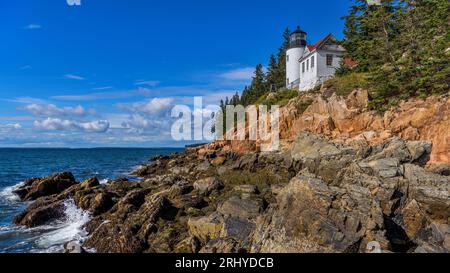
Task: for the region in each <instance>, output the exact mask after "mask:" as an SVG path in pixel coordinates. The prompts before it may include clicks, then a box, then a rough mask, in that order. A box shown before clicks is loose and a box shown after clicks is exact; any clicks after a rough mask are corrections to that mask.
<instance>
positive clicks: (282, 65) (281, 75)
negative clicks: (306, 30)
mask: <svg viewBox="0 0 450 273" xmlns="http://www.w3.org/2000/svg"><path fill="white" fill-rule="evenodd" d="M290 35H291V31H290V30H289V28H286V29H285V30H284V33H283V43H282V45H281V47H280V48H279V49H278V54H277V64H278V70H277V73H276V85H277V87H279V88H281V87H283V86H285V85H286V82H285V79H286V51H287V50H288V48H289V43H290Z"/></svg>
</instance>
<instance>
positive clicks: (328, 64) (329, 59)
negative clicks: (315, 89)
mask: <svg viewBox="0 0 450 273" xmlns="http://www.w3.org/2000/svg"><path fill="white" fill-rule="evenodd" d="M332 65H333V55H332V54H327V66H332Z"/></svg>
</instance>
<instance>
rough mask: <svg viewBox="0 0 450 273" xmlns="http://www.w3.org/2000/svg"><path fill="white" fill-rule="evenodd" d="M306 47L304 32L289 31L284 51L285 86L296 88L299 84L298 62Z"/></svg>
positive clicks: (298, 30)
mask: <svg viewBox="0 0 450 273" xmlns="http://www.w3.org/2000/svg"><path fill="white" fill-rule="evenodd" d="M305 48H306V32H304V31H303V30H301V28H300V27H299V26H298V27H297V29H296V30H295V31H294V32H292V33H291V36H290V42H289V48H288V50H287V51H286V87H287V88H292V89H294V88H296V89H298V87H299V85H300V64H299V60H300V58H302V56H303V53H304V51H305Z"/></svg>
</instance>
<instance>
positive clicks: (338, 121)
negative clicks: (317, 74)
mask: <svg viewBox="0 0 450 273" xmlns="http://www.w3.org/2000/svg"><path fill="white" fill-rule="evenodd" d="M367 102H368V95H367V92H365V91H364V90H356V91H354V92H352V93H351V94H350V95H349V96H348V97H346V98H342V97H339V96H336V95H335V94H327V92H322V93H320V94H314V93H305V94H302V95H300V96H299V97H298V98H295V99H293V100H291V101H290V102H289V103H288V104H287V105H286V106H285V107H283V108H282V109H281V122H280V127H281V138H282V141H281V149H280V150H279V151H277V152H271V153H262V152H258V149H257V148H258V143H257V142H247V141H244V142H237V141H231V142H228V141H222V142H214V143H211V144H208V145H204V146H200V147H194V148H188V149H187V150H186V151H185V152H184V153H181V154H174V155H171V156H167V157H157V158H154V159H153V160H152V161H151V163H150V164H148V165H146V166H142V168H140V169H139V170H138V171H137V172H136V175H137V176H139V177H140V181H139V182H130V181H128V180H126V179H118V180H115V181H111V182H109V183H107V184H105V185H101V184H100V183H99V182H98V180H97V179H96V178H95V177H94V178H91V179H88V180H86V181H84V182H81V183H78V182H76V181H75V178H74V177H73V176H72V175H71V174H70V173H59V174H54V175H52V176H49V177H46V178H41V179H30V180H28V181H26V182H25V183H24V184H23V186H22V187H21V188H19V189H18V190H17V191H16V193H17V195H18V196H19V197H20V198H22V200H24V201H33V203H31V205H29V207H28V208H27V209H26V210H25V211H24V212H23V213H21V214H20V215H18V216H17V217H16V218H15V219H14V223H16V224H18V225H24V226H28V227H36V226H39V225H44V224H46V223H48V222H51V221H54V220H57V219H60V218H62V217H65V216H64V211H63V203H64V201H65V200H67V199H73V200H74V202H75V204H76V205H77V206H78V207H79V208H81V209H83V210H86V211H89V212H90V214H91V220H90V221H89V223H88V224H87V225H86V226H85V229H86V230H87V231H88V233H89V236H88V238H86V239H85V240H84V241H82V242H81V244H82V247H81V246H77V245H76V243H74V242H71V244H70V246H71V247H70V249H78V250H79V251H84V250H83V248H85V249H92V250H95V251H97V252H125V253H140V252H183V253H197V252H206V253H208V252H252V253H261V252H370V251H374V250H375V251H382V252H445V253H448V252H450V177H449V175H450V167H449V165H448V164H449V162H450V151H449V148H450V146H449V128H450V124H449V116H450V115H449V114H450V109H449V105H450V99H449V98H448V97H430V98H428V99H426V100H419V99H414V100H410V101H407V102H403V103H401V104H400V105H399V106H398V107H397V108H395V109H392V110H391V111H388V112H385V113H384V114H379V113H376V112H374V111H369V110H367ZM74 244H75V246H74ZM68 249H69V248H68ZM68 251H69V250H68Z"/></svg>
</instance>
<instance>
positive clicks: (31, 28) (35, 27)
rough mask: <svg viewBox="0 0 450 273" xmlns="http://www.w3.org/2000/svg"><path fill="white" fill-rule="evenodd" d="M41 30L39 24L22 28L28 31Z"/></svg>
mask: <svg viewBox="0 0 450 273" xmlns="http://www.w3.org/2000/svg"><path fill="white" fill-rule="evenodd" d="M41 28H42V26H41V25H39V24H29V25H27V26H25V27H24V29H28V30H34V29H41Z"/></svg>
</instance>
